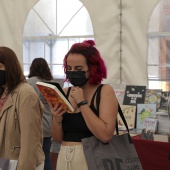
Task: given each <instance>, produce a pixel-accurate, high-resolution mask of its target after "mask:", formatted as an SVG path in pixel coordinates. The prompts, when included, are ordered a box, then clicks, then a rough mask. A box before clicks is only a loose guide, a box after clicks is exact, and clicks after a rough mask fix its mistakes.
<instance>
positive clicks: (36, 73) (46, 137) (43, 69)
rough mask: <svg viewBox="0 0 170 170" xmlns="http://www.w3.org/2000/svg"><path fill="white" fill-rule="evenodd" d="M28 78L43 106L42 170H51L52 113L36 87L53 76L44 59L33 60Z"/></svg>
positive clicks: (50, 79)
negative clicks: (43, 158) (39, 82)
mask: <svg viewBox="0 0 170 170" xmlns="http://www.w3.org/2000/svg"><path fill="white" fill-rule="evenodd" d="M28 78H29V79H27V82H28V83H29V84H30V85H31V86H32V87H33V88H34V89H35V91H36V93H37V94H38V96H39V98H40V100H41V102H42V103H43V104H44V106H45V110H44V113H43V151H44V154H45V164H44V170H52V169H53V168H52V162H51V159H50V147H51V126H52V113H51V111H50V108H49V105H48V103H47V101H46V100H45V98H44V97H43V95H42V93H41V92H40V91H39V89H38V87H37V86H36V82H37V81H43V82H47V81H53V76H52V74H51V71H50V68H49V66H48V63H47V61H46V60H45V59H44V58H35V59H34V60H33V61H32V63H31V66H30V72H29V75H28ZM57 145H60V144H57Z"/></svg>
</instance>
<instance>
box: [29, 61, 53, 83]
mask: <svg viewBox="0 0 170 170" xmlns="http://www.w3.org/2000/svg"><path fill="white" fill-rule="evenodd" d="M34 76H36V77H38V78H40V79H44V80H52V79H53V76H52V74H51V71H50V68H49V66H48V64H47V61H46V60H45V59H44V58H35V59H34V60H33V61H32V63H31V66H30V72H29V75H28V78H31V77H34Z"/></svg>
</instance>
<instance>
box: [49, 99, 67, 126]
mask: <svg viewBox="0 0 170 170" xmlns="http://www.w3.org/2000/svg"><path fill="white" fill-rule="evenodd" d="M47 102H48V104H49V106H50V110H51V113H52V115H53V118H54V119H55V121H56V122H57V123H59V122H62V120H63V114H64V113H65V112H66V110H65V109H64V108H63V106H62V104H60V103H57V104H56V105H55V106H54V107H53V106H52V104H51V102H50V101H47Z"/></svg>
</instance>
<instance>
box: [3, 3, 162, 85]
mask: <svg viewBox="0 0 170 170" xmlns="http://www.w3.org/2000/svg"><path fill="white" fill-rule="evenodd" d="M70 1H71V0H70ZM37 2H38V0H12V1H11V0H0V21H1V24H0V46H8V47H10V48H12V49H13V50H14V51H15V52H16V54H17V56H18V57H19V60H20V61H21V63H22V59H23V29H24V24H25V21H26V18H27V15H28V13H29V11H30V9H31V8H32V7H33V6H34V5H35V4H36V3H37ZM81 2H82V3H83V4H84V6H85V7H86V9H87V11H88V12H89V15H90V18H91V21H92V24H93V31H94V38H95V41H96V46H97V48H98V49H99V50H100V52H101V54H102V56H103V58H104V60H105V62H106V64H107V67H108V78H107V80H106V81H105V82H107V83H114V84H115V83H120V84H121V83H125V84H132V85H146V86H148V73H147V55H148V39H147V32H148V22H149V18H150V16H151V14H152V12H153V10H154V8H155V6H156V5H157V4H158V3H159V0H149V1H148V0H93V1H92V0H81ZM73 5H74V4H73Z"/></svg>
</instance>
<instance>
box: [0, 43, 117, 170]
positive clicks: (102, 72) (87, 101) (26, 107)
mask: <svg viewBox="0 0 170 170" xmlns="http://www.w3.org/2000/svg"><path fill="white" fill-rule="evenodd" d="M63 67H64V72H65V75H66V80H65V81H68V82H69V83H70V84H71V86H69V87H65V88H63V91H64V93H65V94H66V96H67V97H68V99H69V101H70V103H71V105H72V106H73V108H74V111H73V112H72V113H70V112H68V111H67V110H65V109H63V106H62V105H61V104H60V103H56V105H55V106H54V107H53V106H52V105H51V103H50V101H46V100H45V98H44V97H43V95H42V94H41V93H40V91H39V90H38V88H37V86H36V82H37V81H43V82H47V81H50V82H51V81H54V79H53V76H52V74H51V71H50V68H49V66H48V63H47V61H46V60H45V59H43V58H35V59H34V60H33V61H32V63H31V66H30V72H29V75H28V79H27V80H26V78H25V76H24V74H23V71H22V68H21V65H20V63H19V61H18V59H17V56H16V54H15V52H14V51H13V50H12V49H10V48H8V47H0V158H5V159H9V160H17V161H18V164H17V170H23V169H24V170H43V169H44V170H64V169H66V170H80V169H81V170H88V166H87V161H86V158H85V155H84V151H83V147H82V142H81V140H82V139H83V138H87V137H91V136H96V137H97V138H98V139H99V140H101V141H102V142H103V143H107V142H108V141H109V140H110V139H111V138H112V135H113V133H114V130H115V124H116V118H117V112H118V104H117V99H116V96H115V93H114V90H113V88H112V87H111V86H110V85H108V84H102V80H103V79H105V78H107V68H106V65H105V63H104V60H103V59H102V57H101V55H100V52H99V50H98V49H97V48H96V47H95V42H94V41H93V40H86V41H83V42H80V43H75V44H73V45H72V47H71V48H70V50H69V51H68V52H67V54H66V55H65V57H64V60H63Z"/></svg>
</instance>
